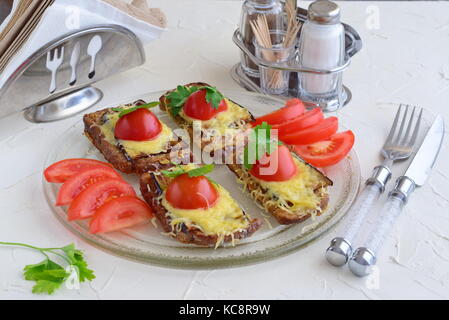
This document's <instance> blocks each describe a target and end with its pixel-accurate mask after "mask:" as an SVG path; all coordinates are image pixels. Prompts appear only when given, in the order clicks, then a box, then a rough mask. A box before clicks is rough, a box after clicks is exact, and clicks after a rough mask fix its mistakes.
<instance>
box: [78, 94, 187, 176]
mask: <svg viewBox="0 0 449 320" xmlns="http://www.w3.org/2000/svg"><path fill="white" fill-rule="evenodd" d="M158 104H159V103H158V102H151V103H148V104H146V103H145V102H144V101H142V100H139V101H136V102H134V103H132V104H128V105H124V106H120V107H117V108H108V109H103V110H100V111H97V112H94V113H89V114H86V115H84V118H83V121H84V133H85V135H86V136H87V137H88V138H89V140H90V141H91V142H92V143H93V144H94V145H95V147H97V148H98V150H100V152H101V153H102V154H103V156H104V157H105V158H106V160H108V161H109V162H110V163H111V164H112V165H113V166H114V167H115V168H116V169H118V170H120V171H122V172H124V173H142V172H147V171H153V170H159V169H161V168H162V169H163V168H165V167H169V166H171V164H170V153H171V151H172V149H173V147H174V146H175V145H177V144H178V143H180V139H179V138H178V137H177V136H176V135H175V134H174V133H173V131H172V130H171V129H170V128H169V127H168V126H167V125H166V124H164V123H163V122H162V121H160V120H159V119H158V118H157V117H156V116H155V115H154V114H153V112H151V111H150V110H149V108H151V107H154V106H156V105H158ZM177 150H178V151H177V152H178V153H179V154H177V155H175V156H177V157H179V158H180V159H183V158H184V157H189V156H190V152H189V150H188V148H177ZM172 156H173V155H172Z"/></svg>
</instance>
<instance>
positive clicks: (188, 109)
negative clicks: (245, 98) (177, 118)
mask: <svg viewBox="0 0 449 320" xmlns="http://www.w3.org/2000/svg"><path fill="white" fill-rule="evenodd" d="M206 93H207V91H206V89H203V90H198V91H196V92H194V93H192V94H191V95H190V96H189V97H188V98H187V101H186V102H185V103H184V107H183V111H184V113H185V114H186V115H187V116H189V117H190V118H193V119H197V120H203V121H205V120H210V119H212V118H213V117H215V116H216V115H217V114H218V113H220V112H223V111H226V110H227V109H228V105H227V103H226V101H225V100H224V99H223V100H221V102H220V104H219V105H218V108H214V107H213V106H212V103H210V102H207V101H206Z"/></svg>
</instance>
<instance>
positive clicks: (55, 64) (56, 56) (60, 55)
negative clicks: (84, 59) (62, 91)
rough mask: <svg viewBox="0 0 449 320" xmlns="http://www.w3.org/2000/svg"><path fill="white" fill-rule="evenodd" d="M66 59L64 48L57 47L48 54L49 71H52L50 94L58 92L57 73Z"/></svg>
mask: <svg viewBox="0 0 449 320" xmlns="http://www.w3.org/2000/svg"><path fill="white" fill-rule="evenodd" d="M63 59H64V47H56V48H54V49H53V50H51V51H49V52H48V53H47V65H46V66H47V69H48V70H50V71H51V83H50V89H49V91H50V93H53V92H55V91H56V72H57V71H58V68H59V67H60V66H61V64H62V61H63Z"/></svg>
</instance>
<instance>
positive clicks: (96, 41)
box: [87, 35, 103, 79]
mask: <svg viewBox="0 0 449 320" xmlns="http://www.w3.org/2000/svg"><path fill="white" fill-rule="evenodd" d="M102 45H103V43H102V41H101V37H100V36H99V35H95V36H93V37H92V39H91V40H90V42H89V45H88V46H87V54H88V55H90V56H91V63H90V71H89V79H92V78H93V77H95V59H96V57H97V54H98V52H99V51H100V50H101V47H102Z"/></svg>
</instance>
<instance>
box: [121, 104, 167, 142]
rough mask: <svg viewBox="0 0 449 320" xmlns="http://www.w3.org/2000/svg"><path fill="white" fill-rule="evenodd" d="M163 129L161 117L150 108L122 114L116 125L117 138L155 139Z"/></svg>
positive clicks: (134, 139)
mask: <svg viewBox="0 0 449 320" xmlns="http://www.w3.org/2000/svg"><path fill="white" fill-rule="evenodd" d="M161 131H162V124H161V122H160V121H159V119H158V118H157V117H156V116H155V115H154V113H153V112H151V111H150V110H148V109H144V108H142V109H137V110H135V111H133V112H130V113H128V114H125V115H124V116H122V117H121V118H120V119H119V120H118V121H117V123H116V125H115V130H114V134H115V137H116V138H117V139H122V140H132V141H148V140H153V139H155V138H156V137H157V136H158V135H159V133H161Z"/></svg>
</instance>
